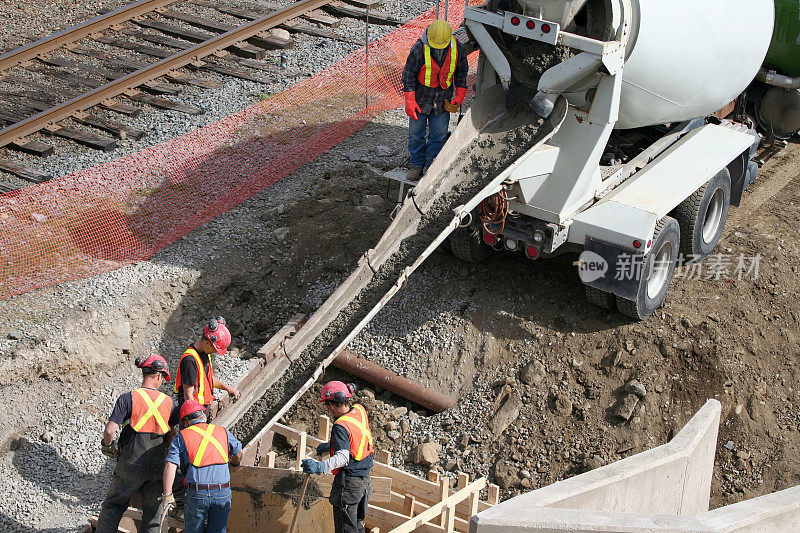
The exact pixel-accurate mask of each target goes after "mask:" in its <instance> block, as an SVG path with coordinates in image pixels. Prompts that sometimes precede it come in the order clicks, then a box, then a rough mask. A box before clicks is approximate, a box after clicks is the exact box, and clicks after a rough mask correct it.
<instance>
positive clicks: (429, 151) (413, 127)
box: [402, 20, 469, 181]
mask: <svg viewBox="0 0 800 533" xmlns="http://www.w3.org/2000/svg"><path fill="white" fill-rule="evenodd" d="M468 70H469V66H468V64H467V55H466V54H465V53H464V47H463V45H461V44H460V43H459V42H458V41H457V40H456V39H455V38H454V37H453V30H452V28H451V27H450V24H449V23H448V22H447V21H446V20H435V21H434V22H433V23H431V24H430V26H428V28H427V29H426V30H425V32H423V34H422V36H421V37H420V39H419V40H418V41H417V42H416V43H415V44H414V46H413V47H412V48H411V51H410V52H409V53H408V59H407V60H406V65H405V68H404V69H403V78H402V81H403V96H404V97H405V108H406V115H408V118H409V123H408V152H409V155H410V158H411V168H410V169H409V171H408V173H407V175H406V178H407V179H408V180H410V181H417V180H419V179H420V177H422V174H423V172H424V171H425V170H427V168H428V167H429V166H430V165H431V163H432V162H433V159H434V158H435V157H436V156H437V155H438V154H439V151H440V150H441V149H442V146H444V143H445V141H446V140H447V127H448V126H449V125H450V112H452V111H455V110H457V109H458V107H459V106H460V105H461V104H462V103H463V102H464V97H465V96H466V95H467V72H468Z"/></svg>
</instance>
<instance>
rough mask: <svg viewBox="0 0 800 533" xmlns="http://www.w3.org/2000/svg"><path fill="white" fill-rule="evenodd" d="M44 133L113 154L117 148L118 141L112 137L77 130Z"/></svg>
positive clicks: (58, 130)
mask: <svg viewBox="0 0 800 533" xmlns="http://www.w3.org/2000/svg"><path fill="white" fill-rule="evenodd" d="M42 132H43V133H47V134H50V135H55V136H56V137H61V138H63V139H69V140H71V141H75V142H76V143H79V144H82V145H84V146H88V147H89V148H94V149H95V150H102V151H104V152H111V151H112V150H114V149H115V148H116V147H117V141H115V140H114V139H112V138H111V137H105V136H103V135H96V134H94V133H89V132H86V131H82V130H79V129H76V128H54V129H53V130H49V129H43V130H42Z"/></svg>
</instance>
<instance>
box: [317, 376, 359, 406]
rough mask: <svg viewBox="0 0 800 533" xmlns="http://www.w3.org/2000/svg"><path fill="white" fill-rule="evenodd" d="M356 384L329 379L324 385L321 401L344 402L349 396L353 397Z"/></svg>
mask: <svg viewBox="0 0 800 533" xmlns="http://www.w3.org/2000/svg"><path fill="white" fill-rule="evenodd" d="M355 390H356V386H355V385H353V384H352V383H348V384H346V385H345V384H344V383H342V382H341V381H329V382H328V383H326V384H325V386H324V387H322V393H321V394H320V398H319V403H322V402H328V401H334V402H339V403H344V401H345V400H347V398H352V397H353V392H355Z"/></svg>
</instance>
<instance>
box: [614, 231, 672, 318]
mask: <svg viewBox="0 0 800 533" xmlns="http://www.w3.org/2000/svg"><path fill="white" fill-rule="evenodd" d="M680 240H681V228H680V226H679V225H678V221H677V220H675V219H674V218H672V217H664V218H662V219H661V220H659V221H658V222H657V223H656V229H655V232H654V234H653V247H652V248H651V250H650V253H649V254H648V255H647V257H645V260H644V264H643V265H642V272H641V274H640V276H639V287H638V289H637V291H636V300H627V299H625V298H617V309H618V310H619V312H620V313H622V314H623V315H625V316H629V317H631V318H634V319H636V320H644V319H645V318H647V317H649V316H650V315H652V314H653V312H655V310H656V309H658V307H659V306H660V305H661V303H662V302H663V301H664V298H665V297H666V295H667V290H668V289H669V284H670V282H671V281H672V276H673V275H674V274H675V264H676V262H677V260H678V246H679V243H680Z"/></svg>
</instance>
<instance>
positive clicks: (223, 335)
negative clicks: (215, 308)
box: [174, 316, 239, 408]
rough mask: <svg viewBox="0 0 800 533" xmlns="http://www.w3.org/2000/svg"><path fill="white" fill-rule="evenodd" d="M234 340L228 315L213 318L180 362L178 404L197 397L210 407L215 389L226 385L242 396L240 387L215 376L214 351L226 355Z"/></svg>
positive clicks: (177, 387)
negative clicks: (227, 318)
mask: <svg viewBox="0 0 800 533" xmlns="http://www.w3.org/2000/svg"><path fill="white" fill-rule="evenodd" d="M230 343H231V333H230V331H228V327H227V326H226V325H225V319H224V318H222V317H221V316H217V317H214V318H212V319H211V320H209V321H208V324H206V326H205V327H204V328H203V334H202V335H201V336H200V338H199V339H197V340H196V341H195V342H194V344H193V345H192V346H189V347H188V348H187V349H186V351H185V352H183V355H181V360H180V362H179V363H178V375H177V376H175V390H174V392H175V394H177V395H178V405H182V404H183V402H185V401H186V400H189V399H191V398H194V399H195V400H197V401H198V402H200V404H201V405H203V406H204V407H206V408H207V407H208V406H209V405H211V402H212V401H213V400H214V389H223V390H225V391H227V392H228V394H230V395H231V396H233V397H234V398H238V397H239V391H238V390H236V389H234V388H233V387H229V386H228V385H226V384H225V383H223V382H221V381H220V380H218V379H217V378H215V377H214V368H213V366H212V363H211V354H212V353H217V354H219V355H225V354H226V353H228V346H229V345H230Z"/></svg>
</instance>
